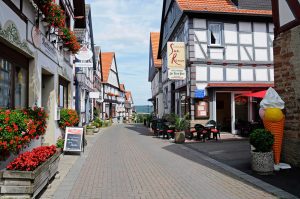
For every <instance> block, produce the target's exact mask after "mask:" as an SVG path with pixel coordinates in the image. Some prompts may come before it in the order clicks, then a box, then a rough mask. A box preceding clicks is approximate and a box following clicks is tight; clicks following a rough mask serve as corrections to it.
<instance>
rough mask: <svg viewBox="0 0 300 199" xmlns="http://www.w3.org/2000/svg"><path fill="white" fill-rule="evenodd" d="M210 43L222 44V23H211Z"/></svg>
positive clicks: (209, 28)
mask: <svg viewBox="0 0 300 199" xmlns="http://www.w3.org/2000/svg"><path fill="white" fill-rule="evenodd" d="M208 33H209V45H211V46H221V45H222V24H221V23H209V25H208Z"/></svg>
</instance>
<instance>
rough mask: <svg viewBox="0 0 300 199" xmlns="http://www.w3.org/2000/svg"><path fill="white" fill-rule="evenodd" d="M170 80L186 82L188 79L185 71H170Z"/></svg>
mask: <svg viewBox="0 0 300 199" xmlns="http://www.w3.org/2000/svg"><path fill="white" fill-rule="evenodd" d="M168 79H170V80H185V79H186V71H185V69H169V70H168Z"/></svg>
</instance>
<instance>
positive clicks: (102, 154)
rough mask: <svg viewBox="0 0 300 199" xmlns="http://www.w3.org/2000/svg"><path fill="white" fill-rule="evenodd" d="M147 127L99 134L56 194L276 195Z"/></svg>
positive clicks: (109, 197) (111, 197) (107, 197)
mask: <svg viewBox="0 0 300 199" xmlns="http://www.w3.org/2000/svg"><path fill="white" fill-rule="evenodd" d="M145 131H146V129H145V128H144V127H142V126H139V125H114V126H112V127H110V128H108V129H106V130H105V131H104V132H103V134H102V135H101V136H98V137H97V138H96V137H95V139H94V141H95V144H94V145H93V146H91V148H90V149H89V152H88V153H86V154H85V155H84V156H81V157H80V158H78V160H77V161H76V163H75V165H74V167H73V168H72V169H71V170H70V172H69V173H68V175H67V176H66V178H65V179H64V180H63V183H61V185H60V186H59V189H58V190H57V191H56V193H55V194H54V198H72V199H75V198H80V199H81V198H103V199H117V198H120V199H121V198H122V199H126V198H155V199H160V198H170V199H176V198H184V199H189V198H195V199H199V198H204V199H206V198H214V199H215V198H218V199H219V198H224V199H225V198H226V199H231V198H232V199H234V198H239V199H240V198H251V199H252V198H256V199H259V198H275V197H274V196H273V195H270V194H269V193H266V192H264V191H262V190H260V189H258V188H255V187H253V186H252V185H249V184H247V183H246V182H245V181H241V180H240V179H237V178H234V177H232V176H230V173H229V172H227V171H224V170H223V169H221V168H220V167H217V166H215V165H214V164H211V163H210V162H208V161H207V160H205V159H203V158H201V157H200V156H198V155H197V152H193V151H192V150H191V149H188V148H186V147H184V146H183V145H176V144H173V143H170V142H169V141H164V140H161V139H157V138H153V137H152V136H148V134H147V133H146V134H144V133H145ZM190 150H191V151H190Z"/></svg>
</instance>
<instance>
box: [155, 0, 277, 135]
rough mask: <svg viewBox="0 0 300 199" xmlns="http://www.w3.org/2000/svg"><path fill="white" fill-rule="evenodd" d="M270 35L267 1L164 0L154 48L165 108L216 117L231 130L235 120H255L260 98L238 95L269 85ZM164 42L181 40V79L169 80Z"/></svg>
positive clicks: (197, 117)
mask: <svg viewBox="0 0 300 199" xmlns="http://www.w3.org/2000/svg"><path fill="white" fill-rule="evenodd" d="M273 35H274V33H273V23H272V11H271V1H270V0H261V1H249V0H231V1H230V0H208V1H207V0H184V1H183V0H165V1H164V4H163V11H162V19H161V34H160V46H159V52H158V54H159V55H158V56H159V57H158V58H161V59H162V83H163V95H164V97H163V99H164V113H171V112H173V113H177V114H178V115H181V116H183V115H185V114H189V115H190V117H191V121H192V123H193V122H196V123H205V122H206V121H207V120H209V119H212V120H216V121H217V122H218V123H219V124H221V125H222V127H223V130H225V131H228V132H232V133H236V126H235V123H236V121H237V120H243V121H249V122H252V121H256V120H258V119H259V116H258V105H259V103H258V102H259V101H258V100H259V99H255V98H252V97H243V96H242V94H243V93H250V92H254V91H261V90H265V89H267V88H268V87H270V86H273V82H274V69H273V45H272V41H273ZM169 41H178V42H184V43H185V46H186V58H187V62H186V71H187V79H186V80H183V81H170V80H169V79H168V72H167V71H168V66H167V42H169Z"/></svg>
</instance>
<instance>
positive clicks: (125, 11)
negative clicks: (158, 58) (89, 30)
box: [86, 0, 163, 105]
mask: <svg viewBox="0 0 300 199" xmlns="http://www.w3.org/2000/svg"><path fill="white" fill-rule="evenodd" d="M86 3H89V4H91V10H92V22H93V32H94V40H95V44H96V45H99V46H100V47H101V51H102V52H115V53H116V61H117V67H118V72H119V80H120V83H124V84H125V89H126V90H130V91H131V92H132V95H133V101H134V104H135V105H148V104H149V102H148V101H147V100H148V99H149V98H151V85H150V83H149V82H148V67H149V42H150V32H159V30H160V20H161V12H162V3H163V1H162V0H86Z"/></svg>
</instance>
